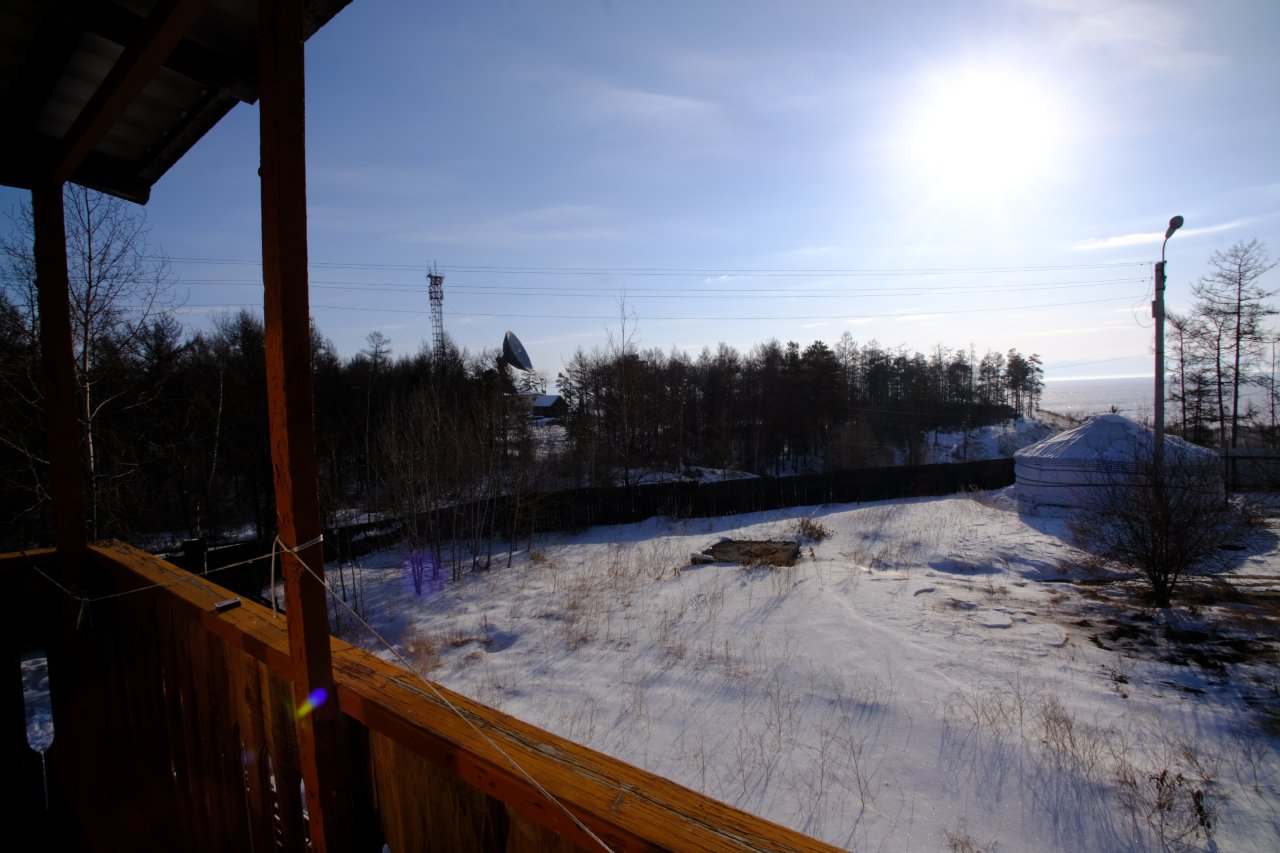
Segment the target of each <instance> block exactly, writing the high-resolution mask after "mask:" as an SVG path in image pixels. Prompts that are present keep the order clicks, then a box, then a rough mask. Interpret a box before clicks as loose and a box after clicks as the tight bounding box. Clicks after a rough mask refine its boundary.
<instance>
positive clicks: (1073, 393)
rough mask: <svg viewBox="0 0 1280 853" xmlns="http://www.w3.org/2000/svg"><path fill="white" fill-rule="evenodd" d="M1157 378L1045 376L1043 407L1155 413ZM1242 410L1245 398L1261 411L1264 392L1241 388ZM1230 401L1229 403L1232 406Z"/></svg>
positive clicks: (1062, 411)
mask: <svg viewBox="0 0 1280 853" xmlns="http://www.w3.org/2000/svg"><path fill="white" fill-rule="evenodd" d="M1153 385H1154V381H1153V380H1152V378H1151V377H1150V376H1147V377H1137V378H1133V377H1127V378H1121V379H1046V380H1045V383H1044V396H1043V397H1042V398H1041V400H1040V408H1042V409H1047V410H1048V411H1050V412H1057V413H1059V414H1063V415H1077V416H1079V415H1102V414H1106V413H1107V412H1110V411H1111V407H1112V406H1115V407H1116V409H1117V410H1118V411H1119V414H1122V415H1124V416H1125V417H1129V418H1133V419H1134V420H1138V421H1140V420H1142V419H1144V418H1149V417H1151V416H1152V413H1153V411H1154V407H1153V405H1152V400H1154V399H1155V394H1154V393H1153V392H1154V388H1153ZM1240 396H1241V403H1242V405H1241V411H1244V410H1245V409H1246V408H1247V407H1246V406H1245V405H1244V401H1245V400H1251V401H1252V402H1253V405H1254V406H1255V407H1256V408H1257V409H1259V410H1262V409H1263V407H1264V405H1265V393H1264V392H1263V391H1262V390H1261V389H1258V388H1250V389H1247V391H1246V389H1244V388H1241V389H1240ZM1230 405H1231V404H1230V402H1229V401H1228V403H1227V406H1228V408H1230Z"/></svg>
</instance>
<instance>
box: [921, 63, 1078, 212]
mask: <svg viewBox="0 0 1280 853" xmlns="http://www.w3.org/2000/svg"><path fill="white" fill-rule="evenodd" d="M913 95H914V96H913V97H912V99H911V103H910V107H909V108H908V110H907V121H906V128H905V132H904V137H905V138H904V140H903V144H902V145H901V147H900V149H899V151H900V153H901V155H902V156H903V157H904V158H905V163H904V166H905V168H906V169H907V171H908V172H909V174H910V175H911V177H912V178H914V179H916V180H919V181H921V182H923V183H925V184H926V185H927V186H928V187H929V190H930V193H931V194H932V195H934V196H940V197H942V198H944V199H951V200H958V199H964V200H966V201H968V202H971V203H972V202H981V201H983V200H984V199H985V200H987V201H990V202H1000V201H1003V200H1007V199H1009V198H1011V197H1013V196H1016V195H1018V194H1020V193H1022V192H1024V191H1027V190H1033V189H1035V188H1036V187H1037V186H1038V185H1040V184H1042V183H1043V182H1044V180H1045V179H1046V178H1049V177H1051V176H1052V175H1054V174H1055V173H1056V172H1058V171H1060V170H1061V167H1062V165H1063V159H1064V157H1065V154H1066V150H1065V148H1066V146H1065V135H1066V130H1067V126H1068V125H1067V122H1066V120H1065V116H1064V115H1063V106H1062V105H1061V104H1060V103H1058V102H1057V101H1056V99H1055V97H1054V94H1053V92H1052V91H1051V90H1050V89H1049V87H1047V86H1046V85H1045V84H1044V83H1043V82H1042V81H1040V80H1038V79H1037V78H1036V77H1035V76H1034V75H1031V74H1024V73H1019V72H1017V71H1015V70H1012V69H1007V68H961V69H950V70H946V71H940V72H936V73H933V74H930V75H927V76H926V77H924V78H922V79H921V81H920V82H919V85H918V87H917V88H916V90H915V91H914V93H913Z"/></svg>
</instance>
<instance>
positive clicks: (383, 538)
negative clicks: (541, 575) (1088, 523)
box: [166, 459, 1013, 596]
mask: <svg viewBox="0 0 1280 853" xmlns="http://www.w3.org/2000/svg"><path fill="white" fill-rule="evenodd" d="M1012 483H1013V460H1012V459H986V460H981V461H977V462H957V463H950V464H943V465H899V466H895V467H890V468H860V469H852V470H848V471H832V472H828V473H825V474H804V475H800V476H795V477H759V478H755V479H750V480H725V481H721V482H717V483H699V482H689V481H680V482H673V483H653V484H649V485H643V486H631V487H622V486H617V487H605V488H586V489H572V490H568V491H561V492H546V493H542V494H529V495H521V496H519V497H516V496H512V495H502V496H499V497H496V498H494V499H492V500H489V501H485V502H483V504H478V503H463V504H456V505H452V506H446V507H441V508H440V509H437V510H434V511H433V512H432V513H431V514H430V516H427V515H425V514H424V515H421V516H418V517H417V518H415V519H413V520H412V521H415V522H416V527H417V529H418V530H435V531H438V533H439V536H440V538H441V539H445V540H447V539H452V538H454V537H455V536H464V535H466V533H467V531H468V530H469V529H470V526H471V525H473V524H474V519H476V518H477V517H482V518H484V519H485V521H484V526H485V527H486V528H488V527H490V526H492V528H493V530H494V532H495V533H496V535H497V536H499V537H508V536H511V535H513V534H514V535H517V536H527V535H529V534H530V533H534V532H539V533H545V532H552V531H561V530H582V529H585V528H587V527H592V526H594V525H601V524H630V523H632V522H636V521H643V520H644V519H646V518H651V517H653V516H655V515H657V516H666V517H668V518H707V517H715V516H722V515H738V514H741V513H748V512H763V511H765V510H771V509H780V508H782V507H792V506H811V505H817V504H831V503H859V502H863V501H878V500H888V499H892V498H912V497H927V496H932V495H949V494H954V493H956V492H963V491H967V490H969V489H999V488H1003V487H1004V486H1008V485H1010V484H1012ZM409 527H410V524H409V521H407V520H405V519H385V520H382V521H372V522H366V523H362V524H351V525H345V526H343V527H338V528H332V529H329V530H326V531H325V534H324V536H325V541H324V551H325V559H326V560H328V561H340V560H353V559H356V558H358V557H361V556H363V555H365V554H368V553H370V552H371V551H376V550H379V549H382V548H387V547H390V546H392V545H395V544H396V543H397V542H399V541H400V540H401V539H403V537H404V535H405V533H406V530H407V529H408V528H409ZM270 550H271V543H270V542H269V541H260V540H255V541H251V542H241V543H237V544H234V545H224V546H220V547H215V548H210V549H208V550H204V549H203V547H202V546H201V545H199V544H198V543H193V545H192V547H188V548H186V549H184V552H183V553H182V554H174V555H166V556H167V557H168V558H169V559H172V560H173V561H174V562H175V563H177V564H178V565H180V566H182V567H183V568H185V569H187V570H189V571H192V572H196V573H200V572H202V571H213V570H218V571H219V572H220V574H219V576H218V583H220V584H221V585H223V586H225V587H227V588H229V589H232V590H235V591H236V592H238V593H240V594H241V595H247V596H257V595H258V594H259V593H260V592H261V591H262V589H263V588H264V587H265V586H266V584H267V582H268V575H269V573H270V561H269V560H268V559H266V558H262V559H258V560H256V561H254V562H252V563H247V564H244V565H240V566H236V567H235V568H232V569H224V567H226V566H230V565H232V564H235V563H241V562H242V561H245V560H250V559H253V558H255V557H259V558H261V557H262V555H264V554H268V553H269V552H270Z"/></svg>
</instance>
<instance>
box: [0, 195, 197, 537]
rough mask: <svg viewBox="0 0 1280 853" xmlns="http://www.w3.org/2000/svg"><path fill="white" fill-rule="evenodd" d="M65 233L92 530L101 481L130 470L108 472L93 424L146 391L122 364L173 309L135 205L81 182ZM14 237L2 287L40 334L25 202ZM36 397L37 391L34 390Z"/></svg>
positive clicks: (162, 264)
mask: <svg viewBox="0 0 1280 853" xmlns="http://www.w3.org/2000/svg"><path fill="white" fill-rule="evenodd" d="M64 204H65V211H66V212H65V218H66V233H67V280H68V286H69V293H68V301H69V303H70V313H71V336H72V350H73V354H74V357H75V363H76V380H77V383H78V385H79V388H78V393H79V398H80V419H81V421H82V426H83V429H84V437H85V446H84V453H85V466H86V476H87V486H88V498H89V513H88V516H89V518H88V522H89V535H90V536H91V537H94V538H96V537H97V535H98V529H99V525H100V513H101V510H102V507H101V505H100V503H101V502H100V495H101V492H102V486H103V484H104V480H105V479H113V478H117V477H120V476H127V474H128V473H129V469H128V467H127V466H126V467H125V468H124V469H123V470H115V471H106V470H104V468H103V465H102V452H103V451H102V447H101V443H102V438H103V436H102V435H101V434H100V430H99V429H98V424H99V423H100V421H101V419H102V417H103V415H104V413H105V412H107V410H109V409H111V408H112V407H115V406H119V405H134V404H136V403H137V399H136V398H137V397H138V395H139V394H143V393H145V389H143V388H141V387H139V385H138V384H137V382H135V381H132V380H131V378H130V376H129V374H130V373H131V371H127V370H124V369H123V368H124V367H125V366H126V365H125V364H124V362H125V361H126V360H127V359H128V358H131V357H136V355H137V352H138V349H139V347H140V345H141V341H142V338H143V335H144V333H145V332H146V330H147V329H148V328H149V327H150V326H151V325H152V323H153V322H154V321H155V320H156V319H157V318H158V317H159V315H161V314H162V313H165V312H166V311H167V310H168V309H170V308H171V307H172V304H171V302H170V294H171V291H172V277H171V274H170V270H169V264H168V262H167V260H165V259H164V258H163V257H156V256H151V255H149V254H148V246H147V236H148V229H147V225H146V216H145V214H144V213H143V212H142V209H141V208H139V207H134V206H131V205H129V204H128V203H127V202H124V201H121V200H120V199H117V198H114V197H112V196H108V195H104V194H102V193H99V192H96V191H94V190H90V189H87V188H85V187H80V186H75V185H72V184H68V185H67V187H66V189H65V190H64ZM14 220H15V221H14V225H15V228H14V231H13V236H12V237H11V238H9V239H6V240H5V241H4V243H3V244H2V246H0V251H3V255H4V261H5V264H6V266H7V267H8V269H7V271H6V272H7V276H6V278H5V285H4V287H5V289H6V290H8V291H9V293H10V295H11V299H12V301H13V302H14V303H15V304H16V305H17V306H18V310H19V312H20V313H21V316H22V318H23V320H24V322H25V323H26V325H27V328H28V330H29V334H30V335H31V336H32V337H33V338H34V337H36V336H37V334H38V332H37V330H38V328H39V326H38V324H39V310H38V307H37V305H38V300H37V291H36V268H35V254H34V246H35V225H34V220H33V218H32V212H31V207H30V205H25V204H24V205H23V206H22V207H20V208H19V210H18V212H17V214H16V216H15V217H14ZM34 397H35V399H37V400H38V398H39V393H38V392H37V393H36V394H35V395H34Z"/></svg>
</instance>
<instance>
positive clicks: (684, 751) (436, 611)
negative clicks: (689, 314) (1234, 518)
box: [331, 492, 1280, 851]
mask: <svg viewBox="0 0 1280 853" xmlns="http://www.w3.org/2000/svg"><path fill="white" fill-rule="evenodd" d="M801 516H812V517H814V518H815V519H816V520H817V521H819V522H820V523H821V524H823V525H825V526H826V527H827V528H829V530H830V531H831V534H832V535H831V536H830V538H827V539H825V540H824V541H821V542H813V543H807V544H806V545H805V546H804V549H803V555H804V556H803V558H802V559H801V561H800V562H799V563H797V565H796V566H794V567H792V568H779V569H773V568H751V569H746V568H741V567H738V566H732V565H726V564H712V565H699V566H690V565H689V554H690V552H693V551H700V550H701V549H703V548H704V547H706V546H707V545H709V544H711V543H713V542H715V541H716V540H717V539H718V538H719V537H721V536H725V535H732V536H735V537H743V538H769V537H775V538H776V537H781V536H788V535H791V534H792V533H793V529H794V524H795V520H796V519H797V518H799V517H801ZM1276 541H1277V540H1276V537H1275V535H1274V533H1272V532H1271V530H1270V529H1269V528H1260V529H1259V530H1258V531H1257V532H1256V533H1255V534H1254V535H1253V538H1252V539H1251V540H1250V541H1249V542H1247V543H1243V547H1242V548H1241V550H1238V551H1233V552H1232V553H1233V555H1234V556H1235V558H1236V562H1237V565H1236V566H1235V568H1234V569H1233V570H1232V572H1231V573H1230V580H1231V581H1232V583H1233V584H1234V586H1235V589H1236V592H1235V593H1234V594H1227V593H1226V592H1223V590H1225V587H1221V586H1219V587H1218V593H1213V594H1206V596H1204V597H1203V600H1202V601H1201V602H1200V603H1199V604H1198V605H1197V607H1196V608H1195V609H1194V610H1187V609H1185V608H1184V609H1179V610H1175V611H1172V612H1171V613H1170V614H1168V615H1164V614H1156V615H1155V616H1153V615H1152V611H1149V610H1143V609H1142V608H1140V607H1137V606H1134V605H1132V604H1131V603H1130V602H1131V601H1132V596H1133V590H1132V588H1131V583H1130V581H1128V580H1126V579H1125V578H1124V577H1123V576H1121V575H1115V574H1101V575H1098V574H1089V573H1087V572H1086V571H1085V570H1084V569H1083V568H1082V567H1083V566H1084V565H1085V564H1086V563H1087V561H1086V559H1085V556H1084V555H1083V554H1082V553H1081V552H1079V551H1077V550H1076V549H1075V548H1074V547H1073V546H1072V545H1071V544H1070V536H1069V533H1068V531H1067V526H1066V522H1065V521H1063V520H1055V519H1043V518H1034V517H1023V516H1020V515H1019V514H1018V513H1017V512H1016V511H1015V509H1014V506H1013V502H1012V501H1011V499H1010V497H1009V495H1008V494H1007V492H996V493H985V494H979V495H975V496H963V497H962V496H953V497H945V498H928V499H915V500H905V501H887V502H880V503H872V504H863V505H841V506H827V507H818V508H812V507H811V508H808V509H802V508H797V509H791V510H779V511H774V512H769V513H760V514H754V515H743V516H736V517H730V518H721V519H695V520H689V521H669V520H664V519H650V520H649V521H646V522H643V523H639V524H632V525H623V526H617V527H601V528H591V529H588V530H586V531H583V532H580V533H576V534H566V535H554V536H547V537H543V538H539V539H536V540H535V542H534V548H533V551H532V552H531V553H529V552H523V551H521V552H517V553H516V557H515V560H514V563H513V565H512V566H511V567H510V568H495V569H493V570H491V571H489V572H486V573H482V574H476V575H471V576H468V577H467V578H466V579H464V580H463V581H462V582H460V583H457V584H445V583H442V582H441V583H436V584H427V585H426V590H427V592H426V593H425V594H424V596H422V597H418V596H415V595H414V592H413V587H412V584H411V583H410V579H409V578H408V576H407V573H406V571H405V570H404V569H403V567H402V565H403V562H404V560H405V558H406V554H405V553H404V552H402V551H399V552H384V553H380V554H373V555H370V556H368V557H366V558H365V560H364V562H363V566H362V569H361V571H360V572H359V575H360V579H361V585H362V588H363V592H364V596H365V604H366V611H367V615H368V616H369V618H370V619H371V621H372V622H373V623H374V625H375V626H376V627H377V628H378V630H380V631H381V632H383V633H384V634H386V635H387V636H388V637H389V638H391V639H392V641H393V642H395V643H396V644H397V645H398V647H399V648H400V649H401V650H402V652H404V653H405V654H406V655H408V657H409V658H410V659H411V660H412V661H413V662H414V663H415V665H416V666H417V668H419V669H420V670H421V671H423V672H429V674H430V676H431V677H432V678H434V679H437V680H439V681H441V682H443V683H445V684H447V685H448V686H450V687H452V688H454V689H457V690H460V691H462V692H464V693H466V694H468V695H471V696H474V697H476V698H477V699H479V700H481V701H483V702H486V703H489V704H491V705H493V706H495V707H498V708H501V709H502V710H504V711H507V712H509V713H512V714H515V715H517V716H519V717H521V718H523V719H525V720H528V721H530V722H532V723H535V724H537V725H540V726H543V727H545V728H548V729H550V730H552V731H554V732H557V733H559V734H561V735H564V736H566V737H569V738H572V739H574V740H577V741H580V742H582V743H586V744H588V745H590V746H592V747H594V748H596V749H599V750H602V751H604V752H606V753H609V754H611V755H615V756H617V757H619V758H622V759H624V760H626V761H629V762H632V763H635V764H637V765H640V766H642V767H644V768H647V769H649V770H652V771H654V772H656V773H660V774H662V775H664V776H668V777H670V778H672V779H675V780H676V781H678V782H681V783H682V784H685V785H688V786H690V787H692V788H695V789H697V790H700V791H703V792H705V793H707V794H709V795H711V796H713V797H716V798H718V799H721V800H724V801H726V802H729V803H732V804H734V805H737V806H739V807H741V808H744V809H746V810H749V811H752V812H755V813H758V814H761V815H763V816H765V817H767V818H770V819H773V820H776V821H779V822H781V823H784V824H787V825H790V826H793V827H795V828H797V829H800V830H803V831H805V832H808V833H810V834H813V835H815V836H818V837H820V838H823V839H825V840H827V841H830V842H832V843H835V844H839V845H842V846H848V847H856V848H858V849H883V850H936V849H946V848H950V849H978V848H977V847H974V848H965V847H963V844H962V842H964V841H966V840H968V841H970V842H972V843H973V844H975V845H982V846H983V847H984V849H985V845H988V844H998V847H999V849H1000V850H1070V851H1077V850H1099V851H1104V850H1105V851H1110V850H1130V849H1133V850H1161V849H1180V848H1181V847H1183V846H1186V847H1190V848H1199V849H1221V850H1274V849H1278V848H1280V757H1278V755H1277V743H1278V742H1280V741H1278V740H1277V738H1276V737H1275V734H1274V733H1275V732H1276V730H1277V719H1276V715H1275V709H1276V707H1277V703H1280V681H1278V680H1277V665H1276V622H1275V621H1274V619H1275V617H1276V613H1277V609H1278V608H1277V601H1278V599H1277V598H1276V597H1275V593H1274V591H1275V589H1276V588H1277V586H1278V585H1280V584H1277V578H1278V577H1280V551H1278V550H1277V547H1276ZM498 565H505V563H504V562H500V563H498ZM332 570H333V569H331V571H332ZM1096 571H1097V570H1095V572H1096ZM347 583H348V584H350V583H351V581H350V580H349V579H348V581H347ZM1268 602H1270V603H1269V605H1268ZM1268 606H1269V607H1270V610H1268V609H1267V608H1268ZM334 609H340V608H337V607H335V608H334ZM341 632H342V633H343V634H344V636H346V637H347V638H348V639H350V640H352V641H354V642H358V643H361V644H363V645H365V646H367V647H368V648H370V649H373V650H375V651H377V652H378V653H379V654H382V655H384V656H388V657H389V656H390V655H389V653H388V652H387V651H386V650H385V649H380V648H379V646H378V644H377V642H376V641H375V640H374V639H373V638H372V637H369V636H361V634H360V632H359V629H357V628H354V627H353V620H352V619H350V617H349V616H348V617H347V618H346V619H344V620H342V629H341ZM1219 652H1221V654H1219ZM1268 709H1269V710H1268ZM1268 713H1271V714H1272V715H1273V716H1272V717H1271V720H1270V723H1269V724H1268V723H1264V720H1265V719H1266V715H1267V714H1268ZM1268 732H1270V734H1269V733H1268ZM1205 824H1208V832H1207V833H1206V830H1205Z"/></svg>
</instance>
